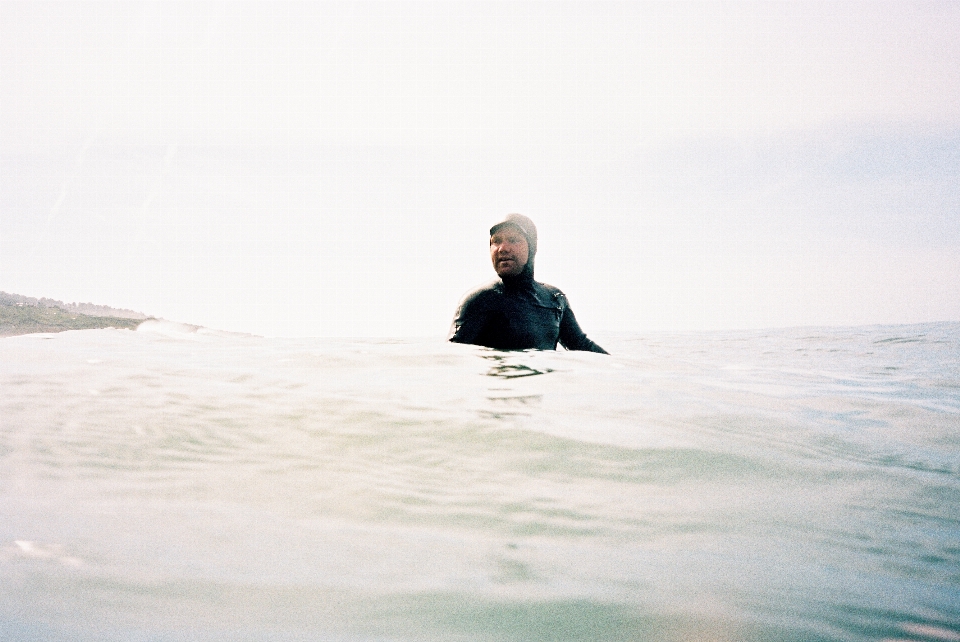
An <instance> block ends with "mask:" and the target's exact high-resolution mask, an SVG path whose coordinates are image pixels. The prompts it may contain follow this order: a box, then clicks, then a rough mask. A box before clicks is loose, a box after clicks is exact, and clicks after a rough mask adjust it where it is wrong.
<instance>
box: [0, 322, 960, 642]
mask: <svg viewBox="0 0 960 642" xmlns="http://www.w3.org/2000/svg"><path fill="white" fill-rule="evenodd" d="M598 338H600V339H602V341H601V343H602V345H604V346H605V347H607V348H608V349H609V350H611V352H613V353H614V356H612V357H607V356H605V355H594V354H580V353H563V352H560V353H532V354H531V353H514V354H502V353H495V352H492V351H488V350H485V349H480V348H473V347H469V346H455V345H449V344H445V343H443V342H441V341H423V340H419V341H393V342H390V341H360V340H356V341H333V340H308V339H304V340H268V339H260V338H253V337H240V336H235V335H223V334H215V333H206V334H204V333H199V334H197V333H191V332H184V331H182V329H180V330H178V329H177V328H176V327H173V326H160V327H157V326H154V327H153V328H152V331H151V328H150V327H147V328H145V329H144V331H140V332H130V331H114V330H97V331H83V332H70V333H63V334H58V335H34V336H25V337H12V338H7V339H2V340H0V639H4V640H164V641H166V640H349V641H354V640H498V641H499V640H517V641H524V640H691V639H705V640H884V639H886V640H901V639H902V640H907V639H909V640H941V641H942V640H960V521H958V519H960V324H939V325H925V326H902V327H882V328H858V329H826V330H810V329H805V330H782V331H770V332H750V333H715V334H702V335H677V336H666V335H651V336H646V337H642V336H625V335H619V336H608V337H598ZM537 373H539V374H537ZM518 375H521V376H518ZM522 375H525V376H522Z"/></svg>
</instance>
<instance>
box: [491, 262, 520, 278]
mask: <svg viewBox="0 0 960 642" xmlns="http://www.w3.org/2000/svg"><path fill="white" fill-rule="evenodd" d="M495 270H496V272H497V276H499V277H500V278H501V279H502V278H503V277H509V276H517V275H518V274H520V273H521V272H523V266H519V267H518V266H517V264H516V263H511V264H510V265H509V266H501V265H498V266H497V267H496V268H495Z"/></svg>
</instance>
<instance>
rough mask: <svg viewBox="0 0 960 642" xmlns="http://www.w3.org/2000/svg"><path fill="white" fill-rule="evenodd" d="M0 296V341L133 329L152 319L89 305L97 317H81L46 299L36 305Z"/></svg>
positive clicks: (5, 294)
mask: <svg viewBox="0 0 960 642" xmlns="http://www.w3.org/2000/svg"><path fill="white" fill-rule="evenodd" d="M0 294H2V295H3V296H2V297H0V338H5V337H15V336H21V335H24V334H38V333H47V332H66V331H68V330H100V329H104V328H117V329H128V330H136V329H137V327H138V326H139V325H140V324H141V323H143V322H144V321H147V320H149V319H151V318H152V317H147V316H146V315H145V314H141V313H138V312H132V311H128V310H115V309H113V308H108V307H107V306H90V307H94V308H95V309H96V311H97V312H99V313H100V314H96V315H93V314H83V313H81V312H78V311H75V310H71V309H69V308H70V307H79V306H77V305H76V304H74V305H73V306H70V305H68V304H63V303H61V302H60V301H50V302H49V303H48V302H47V300H42V302H40V301H37V300H36V299H30V298H28V297H22V296H20V295H15V294H14V295H10V294H7V293H5V292H4V293H0ZM88 305H89V304H88ZM103 313H106V314H103Z"/></svg>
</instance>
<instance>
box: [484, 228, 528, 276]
mask: <svg viewBox="0 0 960 642" xmlns="http://www.w3.org/2000/svg"><path fill="white" fill-rule="evenodd" d="M529 257H530V247H529V246H528V245H527V237H525V236H524V235H523V234H522V233H521V232H520V230H519V229H517V228H516V227H514V226H513V225H505V226H503V227H501V228H500V229H499V230H497V231H496V232H494V233H493V236H491V237H490V260H491V261H492V262H493V269H494V270H496V271H497V276H499V277H500V278H503V277H505V276H516V275H518V274H520V273H521V272H523V268H524V267H525V266H526V265H527V259H528V258H529Z"/></svg>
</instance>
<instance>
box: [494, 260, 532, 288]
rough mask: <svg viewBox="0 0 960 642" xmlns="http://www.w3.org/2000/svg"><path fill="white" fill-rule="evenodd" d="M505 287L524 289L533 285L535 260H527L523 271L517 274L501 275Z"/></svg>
mask: <svg viewBox="0 0 960 642" xmlns="http://www.w3.org/2000/svg"><path fill="white" fill-rule="evenodd" d="M500 280H501V281H503V287H504V288H506V289H507V290H522V289H528V288H532V287H533V261H527V264H526V265H524V266H523V271H522V272H520V274H517V275H516V276H504V277H500Z"/></svg>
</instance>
